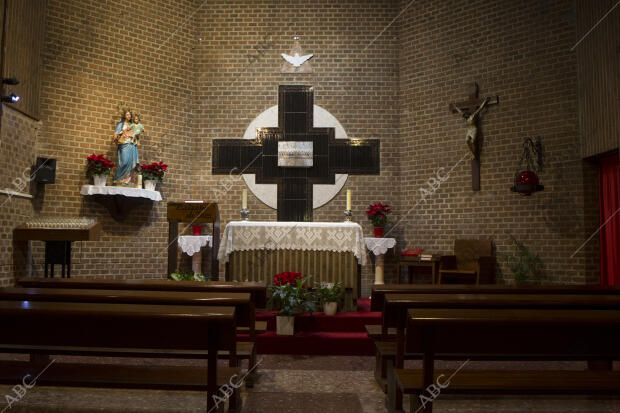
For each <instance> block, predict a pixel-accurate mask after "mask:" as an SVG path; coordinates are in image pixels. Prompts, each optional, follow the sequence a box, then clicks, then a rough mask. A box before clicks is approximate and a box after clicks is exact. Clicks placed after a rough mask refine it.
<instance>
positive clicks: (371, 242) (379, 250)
mask: <svg viewBox="0 0 620 413" xmlns="http://www.w3.org/2000/svg"><path fill="white" fill-rule="evenodd" d="M364 241H365V242H366V248H368V251H370V252H372V253H373V254H375V255H382V254H385V253H386V252H387V250H388V249H390V248H394V245H396V238H364Z"/></svg>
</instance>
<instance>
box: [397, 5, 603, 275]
mask: <svg viewBox="0 0 620 413" xmlns="http://www.w3.org/2000/svg"><path fill="white" fill-rule="evenodd" d="M407 3H409V2H402V5H403V6H404V5H405V4H407ZM574 20H575V16H574V10H573V4H572V2H566V1H561V0H559V1H552V0H548V1H533V0H527V1H520V2H510V1H495V2H490V1H480V0H477V1H469V2H463V1H460V0H446V1H431V0H421V1H417V2H416V3H415V4H414V5H413V6H412V7H410V9H408V10H407V11H406V12H405V14H404V15H403V17H402V20H400V21H399V23H400V34H401V41H402V49H401V54H400V75H401V76H400V82H401V83H400V87H401V96H403V99H402V111H401V137H402V145H403V146H404V147H405V148H406V150H405V151H403V152H402V153H403V157H402V158H401V171H402V177H403V181H405V182H407V184H406V188H407V189H406V191H405V194H404V196H403V203H404V204H405V205H411V206H412V208H411V211H410V212H409V213H408V214H407V215H406V216H405V217H404V220H403V224H404V228H405V230H404V234H405V240H406V242H407V244H408V247H413V246H415V247H420V248H426V249H427V250H429V251H435V252H440V253H449V252H450V251H452V245H453V242H454V239H455V238H490V239H492V240H493V241H494V242H495V243H496V246H497V252H498V254H499V256H500V258H499V263H500V271H501V275H500V279H501V280H502V281H505V282H510V281H511V279H512V275H511V274H510V272H509V271H508V270H507V268H506V265H505V262H506V260H505V258H503V257H502V255H501V254H505V253H510V252H512V246H511V244H510V241H509V238H508V235H509V234H513V235H514V236H515V237H516V238H517V239H519V240H520V241H523V242H525V243H526V244H527V245H536V246H537V251H538V252H539V254H540V256H541V258H542V259H543V261H544V263H545V271H546V274H545V277H546V280H547V281H550V282H559V283H574V282H584V281H594V282H596V281H597V280H598V268H597V267H596V264H595V259H592V258H591V257H592V254H596V248H597V240H596V237H594V239H592V240H591V241H590V242H589V243H588V244H587V245H586V248H585V249H582V250H581V251H580V252H579V253H577V254H576V255H575V256H574V257H572V255H573V252H574V251H576V250H577V249H578V248H579V247H580V246H581V244H582V243H583V241H584V240H585V239H586V238H587V237H589V235H590V234H592V233H593V232H594V231H595V230H596V212H594V214H593V213H592V211H593V210H594V211H596V173H595V169H594V168H593V166H592V165H590V164H587V163H583V162H582V161H581V157H580V152H579V146H578V142H579V135H578V124H577V97H576V93H577V71H576V57H575V54H574V53H572V52H570V48H571V47H572V46H573V44H574V42H575V41H576V40H575V21H574ZM472 81H477V82H478V83H479V85H480V93H481V95H482V96H491V95H499V96H500V104H499V105H496V106H493V107H491V108H490V109H489V110H488V112H487V113H486V114H485V115H484V119H483V121H482V130H483V133H484V146H483V149H482V161H481V162H482V167H481V169H482V172H481V181H482V190H481V191H480V192H473V191H472V190H471V169H470V163H469V160H468V159H463V158H466V157H467V148H466V146H465V125H464V120H463V119H462V118H460V117H459V116H458V115H454V114H452V113H451V112H450V111H449V110H448V104H449V103H450V102H457V101H463V100H466V99H465V98H466V95H467V93H466V90H467V89H466V86H467V84H468V83H469V82H472ZM538 135H540V136H542V139H543V145H544V150H545V169H544V172H543V173H542V174H541V180H542V183H543V184H544V185H545V190H544V192H542V193H537V194H534V195H533V196H531V197H524V196H520V195H517V194H514V193H511V192H510V190H509V189H510V187H511V186H512V183H513V177H514V174H515V172H516V168H517V164H518V161H519V158H520V156H521V151H522V141H523V138H524V137H527V136H532V137H533V136H538ZM438 168H445V169H446V170H449V169H451V168H454V170H453V172H452V173H451V174H450V177H449V179H448V180H447V181H445V182H443V183H442V184H441V186H440V187H439V188H438V189H437V190H436V192H435V193H434V194H433V195H429V196H427V198H426V200H425V201H421V197H420V193H419V189H420V188H422V187H427V184H426V182H427V180H428V179H429V178H431V177H433V176H435V174H436V172H437V170H438ZM427 188H428V187H427ZM584 194H587V196H584ZM403 210H404V208H403ZM587 257H589V258H587Z"/></svg>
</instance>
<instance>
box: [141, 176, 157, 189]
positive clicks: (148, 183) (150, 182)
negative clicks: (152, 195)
mask: <svg viewBox="0 0 620 413" xmlns="http://www.w3.org/2000/svg"><path fill="white" fill-rule="evenodd" d="M156 186H157V181H156V180H155V179H145V180H144V189H147V190H149V191H154V190H155V187H156Z"/></svg>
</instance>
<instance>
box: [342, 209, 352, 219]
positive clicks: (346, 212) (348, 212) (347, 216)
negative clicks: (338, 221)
mask: <svg viewBox="0 0 620 413" xmlns="http://www.w3.org/2000/svg"><path fill="white" fill-rule="evenodd" d="M352 217H353V212H351V210H350V209H345V210H344V221H345V222H351V218H352Z"/></svg>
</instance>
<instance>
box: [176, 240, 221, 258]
mask: <svg viewBox="0 0 620 413" xmlns="http://www.w3.org/2000/svg"><path fill="white" fill-rule="evenodd" d="M178 243H179V247H181V251H183V252H184V253H186V254H187V255H189V256H190V257H191V256H192V255H194V254H195V253H197V252H198V251H200V249H201V248H202V247H204V246H205V245H207V244H209V247H211V246H213V237H212V236H211V235H181V236H180V237H179V240H178Z"/></svg>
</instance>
